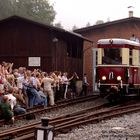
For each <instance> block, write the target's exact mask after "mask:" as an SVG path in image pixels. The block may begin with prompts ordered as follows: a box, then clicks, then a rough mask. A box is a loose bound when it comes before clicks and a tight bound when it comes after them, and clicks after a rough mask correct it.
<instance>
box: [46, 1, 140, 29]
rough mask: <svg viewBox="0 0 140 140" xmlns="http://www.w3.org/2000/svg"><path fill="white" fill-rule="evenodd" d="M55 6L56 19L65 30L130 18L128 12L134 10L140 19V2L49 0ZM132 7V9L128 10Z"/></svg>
mask: <svg viewBox="0 0 140 140" xmlns="http://www.w3.org/2000/svg"><path fill="white" fill-rule="evenodd" d="M49 1H50V3H51V4H54V10H55V11H56V13H57V14H56V18H55V21H54V23H58V22H60V23H61V25H62V26H63V27H64V29H68V30H70V29H72V27H73V26H74V25H75V26H76V27H78V28H82V27H85V26H86V24H87V23H88V22H89V23H90V25H95V23H96V21H98V20H103V21H104V22H107V21H108V20H110V21H114V20H118V19H123V18H127V17H128V11H129V10H133V13H134V14H133V15H134V17H140V0H49ZM129 6H132V7H131V8H128V7H129Z"/></svg>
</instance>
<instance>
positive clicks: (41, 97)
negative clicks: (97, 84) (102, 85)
mask: <svg viewBox="0 0 140 140" xmlns="http://www.w3.org/2000/svg"><path fill="white" fill-rule="evenodd" d="M77 80H79V77H78V75H77V73H76V72H74V73H73V75H72V76H71V77H70V78H68V73H67V72H64V73H61V72H60V71H55V72H50V73H47V72H43V71H41V70H39V69H34V70H28V69H26V68H25V67H19V68H17V69H13V63H7V62H2V63H1V64H0V119H5V120H6V121H11V122H13V121H14V116H15V115H19V114H24V113H26V109H27V108H32V107H34V106H36V105H43V106H54V105H55V102H56V101H57V100H61V99H66V98H67V97H68V95H67V93H68V89H70V93H71V98H75V97H76V96H77V95H76V81H77ZM87 85H88V84H87V79H86V74H84V78H83V90H82V91H81V94H80V95H82V94H83V92H84V93H85V95H86V94H87V92H86V90H87V89H86V86H87Z"/></svg>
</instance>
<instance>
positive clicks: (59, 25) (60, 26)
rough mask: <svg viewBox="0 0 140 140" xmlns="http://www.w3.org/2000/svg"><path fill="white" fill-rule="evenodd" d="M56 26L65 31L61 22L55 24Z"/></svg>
mask: <svg viewBox="0 0 140 140" xmlns="http://www.w3.org/2000/svg"><path fill="white" fill-rule="evenodd" d="M54 26H55V27H58V28H62V29H63V26H62V24H61V22H58V23H55V24H54Z"/></svg>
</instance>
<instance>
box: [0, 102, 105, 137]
mask: <svg viewBox="0 0 140 140" xmlns="http://www.w3.org/2000/svg"><path fill="white" fill-rule="evenodd" d="M105 105H106V104H105V103H101V104H100V105H97V106H94V107H90V108H86V109H83V110H81V111H77V112H74V113H69V114H66V115H62V116H59V117H56V118H52V119H50V121H49V124H50V125H54V126H55V125H58V124H60V123H63V122H64V121H70V120H72V119H75V118H78V117H82V116H83V114H86V113H87V112H88V111H91V110H92V111H96V110H97V109H101V108H104V107H105ZM40 124H41V121H36V122H35V123H31V124H28V125H23V126H21V127H16V128H11V129H8V130H4V131H1V132H0V139H1V138H6V137H7V138H10V137H11V136H12V137H13V136H14V137H15V136H16V137H20V136H22V135H27V134H29V133H33V132H34V129H35V127H36V126H38V125H40Z"/></svg>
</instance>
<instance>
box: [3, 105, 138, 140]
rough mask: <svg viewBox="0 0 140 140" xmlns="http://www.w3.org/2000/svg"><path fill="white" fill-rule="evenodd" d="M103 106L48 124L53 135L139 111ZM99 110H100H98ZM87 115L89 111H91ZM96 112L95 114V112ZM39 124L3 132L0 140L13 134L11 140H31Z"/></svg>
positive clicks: (126, 107) (132, 106)
mask: <svg viewBox="0 0 140 140" xmlns="http://www.w3.org/2000/svg"><path fill="white" fill-rule="evenodd" d="M103 106H104V105H103V104H102V105H99V106H96V107H93V108H88V109H85V110H82V111H79V112H75V113H72V114H67V115H64V116H60V117H58V118H54V119H50V122H49V124H50V125H53V126H54V127H55V134H58V133H62V132H66V131H67V132H68V131H69V130H71V129H72V128H74V127H78V126H79V125H85V124H87V123H94V122H99V121H101V120H105V119H109V118H112V117H116V116H120V115H123V114H126V113H132V112H137V111H140V104H133V105H124V106H118V105H117V106H114V107H109V108H105V109H103V108H102V107H103ZM99 108H100V109H101V110H99ZM93 110H94V112H90V113H87V112H89V111H93ZM95 110H96V112H95ZM39 124H41V122H38V123H36V124H32V125H31V124H30V125H29V126H23V127H22V128H19V129H18V130H10V131H7V132H6V131H4V132H3V133H2V134H1V133H0V138H2V137H4V136H6V135H8V134H12V133H15V134H17V135H16V136H17V138H13V140H33V139H34V133H33V132H34V128H35V127H36V126H37V125H39ZM11 131H12V132H11Z"/></svg>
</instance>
